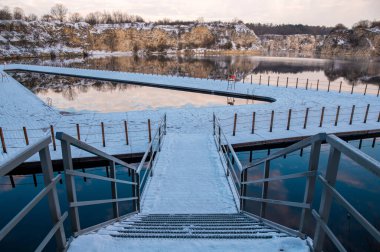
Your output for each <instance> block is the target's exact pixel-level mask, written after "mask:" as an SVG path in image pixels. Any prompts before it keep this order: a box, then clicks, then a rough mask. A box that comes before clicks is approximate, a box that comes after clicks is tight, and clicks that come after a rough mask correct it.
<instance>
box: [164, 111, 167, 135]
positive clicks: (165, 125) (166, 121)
mask: <svg viewBox="0 0 380 252" xmlns="http://www.w3.org/2000/svg"><path fill="white" fill-rule="evenodd" d="M166 123H167V121H166V113H165V115H164V135H166Z"/></svg>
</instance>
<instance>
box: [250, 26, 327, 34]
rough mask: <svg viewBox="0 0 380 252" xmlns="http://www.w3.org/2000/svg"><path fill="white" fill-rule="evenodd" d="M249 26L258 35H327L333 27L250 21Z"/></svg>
mask: <svg viewBox="0 0 380 252" xmlns="http://www.w3.org/2000/svg"><path fill="white" fill-rule="evenodd" d="M246 25H247V27H248V28H250V29H252V30H254V31H255V33H256V34H257V35H264V34H279V35H294V34H311V35H327V34H329V33H330V31H331V29H332V28H331V27H326V26H310V25H302V24H295V25H294V24H280V25H276V24H261V23H250V24H246Z"/></svg>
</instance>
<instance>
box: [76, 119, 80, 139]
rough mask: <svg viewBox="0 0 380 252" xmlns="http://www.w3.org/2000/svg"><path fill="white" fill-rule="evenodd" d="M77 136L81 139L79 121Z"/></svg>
mask: <svg viewBox="0 0 380 252" xmlns="http://www.w3.org/2000/svg"><path fill="white" fill-rule="evenodd" d="M77 138H78V140H79V141H80V128H79V124H78V123H77Z"/></svg>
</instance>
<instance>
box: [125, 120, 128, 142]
mask: <svg viewBox="0 0 380 252" xmlns="http://www.w3.org/2000/svg"><path fill="white" fill-rule="evenodd" d="M124 130H125V142H126V144H127V145H128V144H129V138H128V122H127V121H124Z"/></svg>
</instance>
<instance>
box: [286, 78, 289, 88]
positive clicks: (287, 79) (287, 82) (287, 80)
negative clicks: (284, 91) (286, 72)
mask: <svg viewBox="0 0 380 252" xmlns="http://www.w3.org/2000/svg"><path fill="white" fill-rule="evenodd" d="M288 84H289V77H286V88H288Z"/></svg>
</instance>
